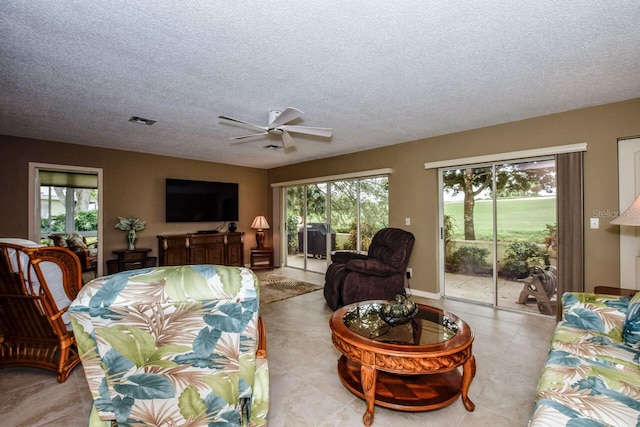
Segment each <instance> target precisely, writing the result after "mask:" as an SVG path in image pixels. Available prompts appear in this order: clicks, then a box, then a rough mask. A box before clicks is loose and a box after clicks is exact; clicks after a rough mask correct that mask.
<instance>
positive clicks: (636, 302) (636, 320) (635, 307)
mask: <svg viewBox="0 0 640 427" xmlns="http://www.w3.org/2000/svg"><path fill="white" fill-rule="evenodd" d="M622 338H623V339H624V343H625V344H626V345H628V346H631V347H633V348H640V292H638V293H636V294H635V295H634V296H633V297H632V298H631V301H629V308H628V309H627V315H626V317H625V319H624V326H623V328H622Z"/></svg>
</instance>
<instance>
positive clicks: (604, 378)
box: [529, 293, 640, 427]
mask: <svg viewBox="0 0 640 427" xmlns="http://www.w3.org/2000/svg"><path fill="white" fill-rule="evenodd" d="M562 304H563V308H562V309H563V319H562V321H561V322H559V323H558V325H557V326H556V329H555V331H554V334H553V338H552V340H551V349H550V350H549V354H548V356H547V359H546V362H545V366H544V368H543V370H542V375H541V378H540V380H539V382H538V389H537V394H536V400H535V408H534V413H533V416H532V418H531V420H530V422H529V425H530V426H531V427H554V426H585V427H586V426H588V427H597V426H638V425H640V366H639V363H640V350H638V344H639V343H640V293H637V294H636V295H635V296H633V297H632V298H630V297H628V296H612V295H600V294H592V293H565V294H564V295H563V296H562Z"/></svg>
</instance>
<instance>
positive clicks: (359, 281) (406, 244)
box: [324, 228, 415, 310]
mask: <svg viewBox="0 0 640 427" xmlns="http://www.w3.org/2000/svg"><path fill="white" fill-rule="evenodd" d="M414 242H415V237H414V236H413V234H411V233H410V232H408V231H405V230H401V229H399V228H383V229H382V230H380V231H378V232H377V233H376V234H375V236H373V240H372V241H371V245H370V246H369V252H368V254H367V255H363V254H358V253H354V252H338V253H336V254H335V256H334V257H333V263H332V264H331V265H329V268H328V269H327V273H326V275H325V285H324V297H325V299H326V300H327V304H329V307H331V309H332V310H336V309H338V308H340V307H342V306H345V305H348V304H351V303H354V302H358V301H366V300H376V299H386V300H391V299H393V298H394V296H395V295H397V294H402V293H403V292H404V278H405V273H406V270H407V265H408V264H409V257H410V256H411V251H412V250H413V244H414Z"/></svg>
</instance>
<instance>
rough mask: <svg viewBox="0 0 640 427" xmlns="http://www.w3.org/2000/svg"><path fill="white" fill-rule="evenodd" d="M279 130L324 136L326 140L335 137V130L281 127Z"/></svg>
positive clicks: (309, 127)
mask: <svg viewBox="0 0 640 427" xmlns="http://www.w3.org/2000/svg"><path fill="white" fill-rule="evenodd" d="M278 129H281V130H282V131H287V132H293V133H304V134H307V135H315V136H323V137H325V138H331V135H333V129H330V128H316V127H311V126H287V125H285V126H280V127H278Z"/></svg>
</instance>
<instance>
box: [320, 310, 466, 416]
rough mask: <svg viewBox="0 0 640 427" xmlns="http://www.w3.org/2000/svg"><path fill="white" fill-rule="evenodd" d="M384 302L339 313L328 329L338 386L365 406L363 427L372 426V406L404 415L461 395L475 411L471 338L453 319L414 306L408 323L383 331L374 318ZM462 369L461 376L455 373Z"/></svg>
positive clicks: (436, 406)
mask: <svg viewBox="0 0 640 427" xmlns="http://www.w3.org/2000/svg"><path fill="white" fill-rule="evenodd" d="M386 302H387V301H363V302H359V303H355V304H351V305H348V306H346V307H342V308H340V309H338V310H337V311H336V312H335V313H333V315H332V316H331V320H330V322H329V325H330V327H331V331H332V340H333V344H334V345H335V346H336V348H337V349H338V350H339V351H340V352H341V353H342V356H341V357H340V359H339V360H338V375H339V376H340V380H341V381H342V384H344V386H345V387H346V388H347V389H348V390H350V391H351V392H352V393H354V394H355V395H356V396H359V397H360V398H363V399H364V400H365V401H366V405H367V407H366V411H365V413H364V415H363V417H362V421H363V423H364V425H366V426H370V425H371V424H372V423H373V408H374V404H375V405H380V406H383V407H387V408H391V409H397V410H402V411H430V410H434V409H439V408H442V407H445V406H447V405H450V404H451V403H453V402H454V401H455V400H456V399H457V398H458V396H459V395H462V402H463V404H464V407H465V408H466V409H467V410H468V411H473V410H474V409H475V404H474V403H473V402H472V401H471V400H470V399H469V395H468V393H469V386H470V385H471V380H472V379H473V377H474V376H475V372H476V361H475V357H474V356H473V354H472V352H471V344H472V343H473V338H474V336H473V332H472V331H471V328H470V327H469V325H467V323H465V322H464V321H463V320H462V319H460V318H458V317H457V316H455V315H453V314H451V313H449V312H445V311H442V310H440V309H439V308H436V307H430V306H428V305H423V304H418V309H419V310H418V313H417V314H416V315H415V317H414V318H413V319H412V321H411V322H410V323H406V324H404V325H398V326H393V327H391V326H389V325H387V324H386V323H385V322H384V321H383V320H382V319H381V318H380V316H379V315H378V312H379V309H380V307H382V304H384V303H386ZM459 367H462V373H461V372H460V370H459V369H458V368H459Z"/></svg>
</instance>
